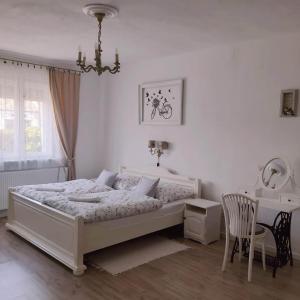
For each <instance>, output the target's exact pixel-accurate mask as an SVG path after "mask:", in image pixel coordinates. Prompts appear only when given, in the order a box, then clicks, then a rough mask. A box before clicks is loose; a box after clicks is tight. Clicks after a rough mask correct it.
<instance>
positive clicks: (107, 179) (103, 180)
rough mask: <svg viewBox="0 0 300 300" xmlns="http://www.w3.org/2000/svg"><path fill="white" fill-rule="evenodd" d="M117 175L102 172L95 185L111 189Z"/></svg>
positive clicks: (105, 171)
mask: <svg viewBox="0 0 300 300" xmlns="http://www.w3.org/2000/svg"><path fill="white" fill-rule="evenodd" d="M117 175H118V173H114V172H111V171H107V170H103V171H102V172H101V174H100V175H99V176H98V178H97V180H96V183H97V184H100V185H107V186H109V187H112V185H113V184H114V182H115V180H116V177H117Z"/></svg>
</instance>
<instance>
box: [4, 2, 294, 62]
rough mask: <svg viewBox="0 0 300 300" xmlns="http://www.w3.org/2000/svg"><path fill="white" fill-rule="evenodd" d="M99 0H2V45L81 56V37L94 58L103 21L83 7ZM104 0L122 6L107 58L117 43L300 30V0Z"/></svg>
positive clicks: (157, 48)
mask: <svg viewBox="0 0 300 300" xmlns="http://www.w3.org/2000/svg"><path fill="white" fill-rule="evenodd" d="M91 2H97V0H96V1H80V0H48V1H47V0H1V6H0V7H1V9H0V49H2V50H7V51H13V52H18V53H23V54H27V55H33V56H39V57H43V58H47V59H60V60H64V61H74V59H75V58H76V56H77V49H78V46H79V45H80V46H81V48H82V49H83V51H86V53H87V56H88V57H89V60H91V59H92V57H93V53H94V50H93V48H94V43H95V41H96V37H97V22H96V19H94V18H91V17H87V16H86V15H84V14H83V13H82V10H81V8H82V6H83V5H84V4H86V3H91ZM98 2H101V3H110V4H112V5H115V6H116V7H118V8H119V10H120V14H119V16H118V17H117V18H116V19H111V20H105V21H104V24H103V35H102V37H103V38H102V42H103V43H102V45H103V49H104V58H105V60H106V61H110V60H112V58H113V53H114V50H115V48H119V52H120V56H121V62H122V61H123V62H124V61H127V62H128V61H132V60H139V59H145V58H152V57H157V56H164V55H173V54H178V53H181V52H187V51H193V50H195V49H201V48H204V47H210V46H215V45H217V44H224V43H231V42H236V41H241V40H248V39H256V38H263V37H266V36H269V35H275V34H284V33H291V32H299V31H300V0H111V1H105V0H104V1H98Z"/></svg>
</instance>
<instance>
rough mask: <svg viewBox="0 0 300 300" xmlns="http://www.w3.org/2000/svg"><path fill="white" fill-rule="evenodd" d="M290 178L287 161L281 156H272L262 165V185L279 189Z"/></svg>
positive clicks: (271, 188)
mask: <svg viewBox="0 0 300 300" xmlns="http://www.w3.org/2000/svg"><path fill="white" fill-rule="evenodd" d="M289 178H290V168H289V165H288V163H287V162H286V161H285V160H283V159H282V158H272V159H271V160H269V161H268V162H267V163H266V165H265V166H264V168H263V170H262V173H261V181H262V184H263V187H265V188H267V189H270V190H280V189H281V188H282V187H283V186H284V185H285V184H286V183H287V182H288V180H289Z"/></svg>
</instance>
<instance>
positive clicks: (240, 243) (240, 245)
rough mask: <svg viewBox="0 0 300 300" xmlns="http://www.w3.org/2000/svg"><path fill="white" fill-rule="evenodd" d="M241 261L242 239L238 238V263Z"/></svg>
mask: <svg viewBox="0 0 300 300" xmlns="http://www.w3.org/2000/svg"><path fill="white" fill-rule="evenodd" d="M241 261H242V239H241V238H239V262H241Z"/></svg>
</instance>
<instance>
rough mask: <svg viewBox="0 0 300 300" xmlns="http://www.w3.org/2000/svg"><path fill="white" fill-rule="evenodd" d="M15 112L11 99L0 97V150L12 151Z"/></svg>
mask: <svg viewBox="0 0 300 300" xmlns="http://www.w3.org/2000/svg"><path fill="white" fill-rule="evenodd" d="M15 123H16V113H15V108H14V100H13V99H5V98H0V141H1V143H0V151H1V152H4V153H8V154H9V153H13V152H14V143H15Z"/></svg>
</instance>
